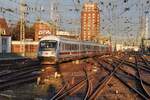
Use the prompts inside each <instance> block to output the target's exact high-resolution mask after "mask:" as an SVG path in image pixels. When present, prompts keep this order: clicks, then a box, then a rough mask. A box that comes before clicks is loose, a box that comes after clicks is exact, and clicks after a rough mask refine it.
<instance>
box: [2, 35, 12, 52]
mask: <svg viewBox="0 0 150 100" xmlns="http://www.w3.org/2000/svg"><path fill="white" fill-rule="evenodd" d="M1 52H2V53H10V52H11V37H9V36H2V37H1Z"/></svg>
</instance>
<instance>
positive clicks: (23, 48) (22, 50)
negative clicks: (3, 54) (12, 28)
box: [20, 0, 25, 56]
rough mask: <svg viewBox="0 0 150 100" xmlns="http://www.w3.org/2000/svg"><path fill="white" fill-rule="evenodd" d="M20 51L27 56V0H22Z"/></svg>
mask: <svg viewBox="0 0 150 100" xmlns="http://www.w3.org/2000/svg"><path fill="white" fill-rule="evenodd" d="M20 52H21V55H22V56H25V0H20Z"/></svg>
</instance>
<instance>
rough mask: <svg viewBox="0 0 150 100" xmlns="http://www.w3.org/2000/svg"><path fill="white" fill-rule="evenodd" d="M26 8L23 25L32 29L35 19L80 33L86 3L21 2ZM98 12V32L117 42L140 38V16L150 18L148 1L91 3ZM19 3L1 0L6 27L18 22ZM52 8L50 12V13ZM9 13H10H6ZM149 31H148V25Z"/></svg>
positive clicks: (71, 0)
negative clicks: (54, 23) (55, 22)
mask: <svg viewBox="0 0 150 100" xmlns="http://www.w3.org/2000/svg"><path fill="white" fill-rule="evenodd" d="M24 1H25V2H26V4H27V8H26V12H27V14H26V16H25V17H26V19H25V20H26V21H27V22H28V24H29V25H32V24H33V23H34V22H35V20H36V19H37V18H40V19H41V20H44V21H55V20H56V19H57V25H59V26H60V28H61V29H63V30H67V31H73V32H74V33H79V32H80V13H81V10H82V6H83V3H84V2H88V0H24ZM90 1H92V2H97V3H98V6H99V8H100V16H101V19H100V21H101V22H100V23H101V26H100V29H101V30H100V31H101V34H102V35H105V36H109V35H111V36H112V37H113V38H114V39H115V38H117V39H118V40H119V39H120V40H122V39H128V38H131V39H132V38H136V37H137V36H138V35H139V34H140V27H141V16H143V17H145V16H147V18H150V14H149V11H150V0H90ZM19 3H20V0H0V16H1V17H5V18H6V19H7V22H8V23H9V25H13V24H14V25H15V24H16V22H17V21H18V20H19ZM52 8H53V9H52ZM9 9H12V10H13V12H12V11H9ZM148 23H149V31H150V21H148Z"/></svg>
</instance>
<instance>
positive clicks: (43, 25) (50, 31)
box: [34, 21, 56, 41]
mask: <svg viewBox="0 0 150 100" xmlns="http://www.w3.org/2000/svg"><path fill="white" fill-rule="evenodd" d="M34 29H35V38H34V39H35V41H38V40H40V39H41V38H42V37H43V36H47V35H56V26H55V25H54V24H52V23H47V22H44V21H37V22H36V23H35V24H34Z"/></svg>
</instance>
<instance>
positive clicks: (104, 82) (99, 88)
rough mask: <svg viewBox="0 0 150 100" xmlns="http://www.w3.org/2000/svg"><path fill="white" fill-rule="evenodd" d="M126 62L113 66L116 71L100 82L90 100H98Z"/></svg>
mask: <svg viewBox="0 0 150 100" xmlns="http://www.w3.org/2000/svg"><path fill="white" fill-rule="evenodd" d="M123 62H124V61H122V62H120V63H119V64H117V65H113V67H114V69H113V70H112V71H111V72H110V73H109V74H108V75H107V76H105V78H104V79H103V80H102V81H100V82H99V83H98V85H97V87H96V89H95V90H94V91H93V93H92V94H91V95H90V96H89V98H88V99H89V100H94V99H96V98H97V97H98V96H99V95H100V94H101V93H102V91H103V90H104V88H105V87H106V85H107V84H108V83H109V82H110V81H111V79H112V77H113V76H114V74H115V72H116V71H117V70H118V69H119V67H120V66H121V65H122V64H123Z"/></svg>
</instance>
